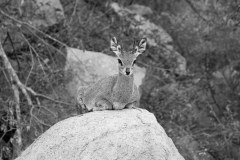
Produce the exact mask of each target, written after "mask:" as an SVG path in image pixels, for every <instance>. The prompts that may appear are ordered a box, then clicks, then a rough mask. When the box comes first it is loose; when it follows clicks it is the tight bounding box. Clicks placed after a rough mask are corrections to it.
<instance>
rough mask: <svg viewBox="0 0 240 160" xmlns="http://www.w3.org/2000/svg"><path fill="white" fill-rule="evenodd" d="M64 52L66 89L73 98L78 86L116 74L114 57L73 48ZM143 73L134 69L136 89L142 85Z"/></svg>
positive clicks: (144, 71) (138, 69)
mask: <svg viewBox="0 0 240 160" xmlns="http://www.w3.org/2000/svg"><path fill="white" fill-rule="evenodd" d="M66 50H67V61H66V66H65V71H66V72H65V73H66V77H68V79H69V81H68V83H67V84H66V87H67V89H68V91H69V93H70V94H71V95H72V96H73V97H74V96H75V94H76V92H77V89H78V86H87V85H90V84H91V83H94V82H96V81H97V80H99V79H101V78H103V77H106V76H109V75H114V74H117V73H118V67H117V66H118V64H117V59H116V58H115V57H111V56H108V55H106V54H103V53H100V52H91V51H83V50H79V49H75V48H67V49H66ZM145 73H146V69H145V68H141V67H138V66H136V67H135V73H134V82H135V84H136V85H137V86H138V87H139V86H140V85H141V84H142V81H143V78H144V76H145ZM76 86H77V87H76Z"/></svg>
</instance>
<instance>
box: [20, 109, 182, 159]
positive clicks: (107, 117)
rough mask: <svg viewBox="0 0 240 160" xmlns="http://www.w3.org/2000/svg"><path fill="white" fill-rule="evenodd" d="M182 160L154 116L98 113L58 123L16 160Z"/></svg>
mask: <svg viewBox="0 0 240 160" xmlns="http://www.w3.org/2000/svg"><path fill="white" fill-rule="evenodd" d="M79 159H81V160H113V159H119V160H120V159H121V160H129V159H137V160H146V159H148V160H184V158H183V157H182V156H181V155H180V154H179V152H178V150H177V149H176V147H175V145H174V144H173V142H172V140H171V139H170V138H169V137H168V136H167V135H166V133H165V131H164V129H163V128H162V127H161V126H160V125H159V124H158V122H157V121H156V118H155V117H154V115H153V114H151V113H149V112H148V111H146V110H142V109H138V110H137V109H125V110H121V111H100V112H91V113H87V114H84V115H79V116H75V117H71V118H68V119H65V120H63V121H61V122H58V123H57V124H55V125H54V126H52V127H51V128H50V129H49V130H47V131H46V132H45V133H44V134H42V135H41V136H40V137H39V138H38V139H37V140H36V141H35V142H34V143H33V144H31V145H30V146H29V147H28V148H27V149H26V150H25V151H24V152H23V153H22V154H21V156H20V157H18V158H17V159H16V160H79Z"/></svg>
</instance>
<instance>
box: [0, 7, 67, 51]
mask: <svg viewBox="0 0 240 160" xmlns="http://www.w3.org/2000/svg"><path fill="white" fill-rule="evenodd" d="M0 13H1V14H2V15H4V16H5V17H7V18H9V19H11V20H13V21H14V22H16V23H18V24H20V25H26V26H28V27H30V28H31V29H34V30H35V31H37V32H39V33H41V34H43V35H44V36H46V37H48V38H49V39H51V40H53V41H55V42H57V43H59V44H61V45H62V46H65V47H68V46H67V45H66V44H65V43H63V42H61V41H59V40H57V39H56V38H53V37H52V36H50V35H48V34H46V33H44V32H42V31H41V30H39V29H37V28H36V27H34V26H32V25H30V24H28V23H27V22H23V21H20V20H17V19H16V18H14V17H12V16H10V15H9V14H7V13H5V12H4V11H3V10H1V9H0Z"/></svg>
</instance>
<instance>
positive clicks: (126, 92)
mask: <svg viewBox="0 0 240 160" xmlns="http://www.w3.org/2000/svg"><path fill="white" fill-rule="evenodd" d="M110 47H111V50H112V51H113V52H114V53H115V54H116V56H117V60H118V63H119V65H118V66H119V67H118V68H119V73H118V74H117V75H113V76H108V77H106V78H103V79H101V80H99V81H97V82H96V83H95V84H93V85H91V86H89V87H80V89H79V90H78V103H79V104H81V106H82V105H84V106H85V107H86V109H87V110H88V111H90V110H92V111H99V110H112V109H113V110H119V109H124V108H133V107H138V103H139V99H140V95H139V91H138V88H137V86H136V85H135V84H134V75H133V69H134V65H135V61H136V58H137V57H138V55H139V54H141V53H143V52H144V51H145V49H146V39H145V38H143V39H141V40H140V41H139V43H137V45H136V43H134V45H133V50H131V51H124V50H123V49H122V48H121V46H120V45H119V44H118V42H117V39H116V38H115V37H113V38H112V39H111V43H110Z"/></svg>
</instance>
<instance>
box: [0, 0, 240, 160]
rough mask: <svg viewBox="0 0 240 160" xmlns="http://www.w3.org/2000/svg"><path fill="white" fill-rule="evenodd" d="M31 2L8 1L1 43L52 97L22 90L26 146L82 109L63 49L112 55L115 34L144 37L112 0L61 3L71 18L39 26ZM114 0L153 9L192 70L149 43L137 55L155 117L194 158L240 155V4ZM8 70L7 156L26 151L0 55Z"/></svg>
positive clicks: (1, 100) (0, 131)
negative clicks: (71, 91)
mask: <svg viewBox="0 0 240 160" xmlns="http://www.w3.org/2000/svg"><path fill="white" fill-rule="evenodd" d="M28 2H29V1H26V2H25V3H26V4H25V5H24V7H22V8H19V4H18V3H15V2H13V1H12V0H3V1H1V2H0V11H1V12H0V41H1V44H2V46H3V48H4V50H5V52H6V55H7V57H8V59H9V61H10V63H11V65H12V66H13V68H14V70H15V71H16V73H17V76H18V77H19V79H20V81H21V82H22V83H23V84H25V85H26V86H28V87H31V88H32V89H33V90H34V91H35V92H37V93H38V94H39V95H40V94H41V95H46V96H47V95H51V99H49V98H46V97H44V96H35V95H34V94H31V96H30V97H31V99H32V103H33V105H29V103H28V101H27V99H26V97H25V96H24V95H23V94H22V93H21V94H20V108H21V123H20V125H21V127H22V142H23V146H22V148H23V149H24V148H25V147H27V146H28V145H29V144H31V143H32V141H33V140H34V139H35V138H36V137H38V136H39V135H40V134H41V133H43V132H44V131H45V130H46V129H48V128H49V127H50V126H51V125H53V124H54V123H56V122H58V121H60V120H62V119H64V118H67V117H70V116H72V115H75V114H76V110H75V105H74V104H73V103H74V100H73V99H72V97H69V96H68V95H67V94H66V92H65V88H64V83H65V82H66V81H68V78H69V77H64V71H63V67H64V63H65V57H66V55H65V52H64V47H65V46H70V47H75V48H80V49H84V50H91V51H100V52H104V53H105V54H111V53H110V51H109V39H110V37H111V36H113V35H115V36H118V37H119V38H120V39H122V40H123V41H126V42H125V43H126V44H127V42H128V41H131V40H132V39H133V38H140V37H139V33H138V31H137V30H132V29H131V28H130V27H129V23H128V22H127V21H126V20H125V19H123V18H120V17H119V16H118V15H117V14H116V13H115V12H113V11H112V9H110V8H109V6H108V4H109V3H110V2H112V1H110V0H82V1H80V0H79V1H77V0H62V1H61V3H62V5H63V10H64V14H65V19H64V20H63V21H61V22H60V23H58V24H54V25H52V26H50V27H45V26H42V27H40V28H38V29H37V28H36V27H33V26H31V25H30V23H29V22H31V21H32V20H33V19H34V16H36V15H35V14H34V9H33V8H31V7H32V6H31V5H30V3H29V4H28ZM116 2H118V3H119V4H121V5H123V6H124V7H127V6H129V5H131V4H141V5H145V6H148V7H150V8H151V9H152V10H153V15H151V16H146V18H148V19H149V20H150V21H151V22H154V23H155V24H158V25H161V26H162V27H163V28H164V29H165V30H166V31H167V32H168V34H170V35H171V37H172V38H173V45H174V48H175V49H176V50H177V51H178V52H179V53H180V54H181V55H182V56H183V57H184V58H185V59H186V61H187V69H188V72H187V75H180V76H179V75H177V74H175V73H174V72H173V71H172V70H171V66H169V64H168V61H167V60H166V59H164V57H162V56H161V53H160V52H161V51H160V50H159V49H158V48H156V47H149V48H148V51H147V52H146V54H143V55H141V57H139V59H138V62H137V64H138V65H140V66H143V67H146V68H147V75H146V79H145V81H144V83H143V86H142V98H141V107H142V108H146V109H147V110H149V111H150V112H153V113H154V114H155V116H156V117H157V120H158V121H159V123H160V124H161V125H162V126H163V127H164V129H165V130H166V132H167V133H168V135H169V136H170V137H171V138H172V139H173V141H174V143H175V144H176V146H177V147H178V149H179V151H180V152H181V154H182V155H183V156H184V157H185V159H186V160H190V159H196V160H198V159H199V160H200V159H212V160H238V159H240V152H239V150H240V1H238V0H232V1H227V0H212V1H208V0H201V1H197V0H182V1H180V0H148V1H145V0H139V1H134V0H132V1H127V0H116ZM0 67H1V68H0V75H1V76H0V126H1V127H0V160H1V158H2V159H12V158H13V157H14V156H15V155H17V154H18V153H17V152H16V151H15V150H14V149H15V148H16V144H15V143H14V134H15V131H16V126H17V125H19V124H18V122H17V117H16V113H15V105H16V102H15V99H14V95H13V89H12V87H11V81H10V79H9V75H8V73H7V71H6V69H5V66H4V63H3V61H2V59H0ZM53 99H54V100H53ZM56 99H57V100H56ZM60 101H61V102H60ZM17 147H18V146H17Z"/></svg>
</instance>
